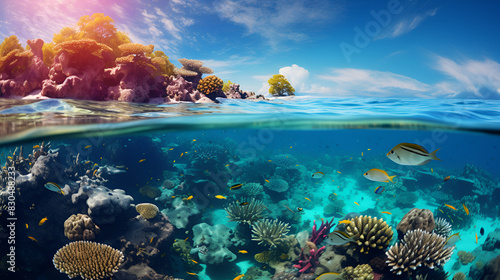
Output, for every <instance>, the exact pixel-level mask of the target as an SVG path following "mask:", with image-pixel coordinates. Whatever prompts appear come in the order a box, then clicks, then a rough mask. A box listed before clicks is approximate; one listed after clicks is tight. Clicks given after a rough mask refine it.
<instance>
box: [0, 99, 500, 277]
mask: <svg viewBox="0 0 500 280" xmlns="http://www.w3.org/2000/svg"><path fill="white" fill-rule="evenodd" d="M3 101H5V102H3ZM0 122H1V123H0V136H1V137H0V145H1V146H0V153H1V156H0V164H1V165H2V166H5V167H8V166H12V164H13V163H12V160H16V163H15V164H14V166H15V167H16V168H17V169H16V170H17V172H18V173H17V175H16V176H17V177H18V178H19V179H18V181H17V184H19V186H20V187H19V190H18V196H17V198H16V203H17V206H16V209H17V215H18V218H19V220H18V225H17V229H16V238H17V240H18V247H17V248H18V249H17V250H18V251H17V252H18V256H19V257H18V268H19V270H20V271H19V272H18V274H16V275H18V276H19V275H26V277H27V278H26V279H66V275H65V274H63V273H59V272H58V271H57V270H56V269H55V268H54V267H53V265H52V257H53V255H54V253H55V252H56V251H57V249H59V248H60V247H62V246H64V245H65V244H68V243H69V242H70V240H68V238H67V237H66V236H65V235H64V231H63V229H64V221H65V220H66V219H67V218H68V217H69V216H70V215H72V214H77V213H82V214H88V215H89V216H90V217H91V218H92V219H93V220H94V222H95V223H96V224H97V225H98V226H100V227H101V233H99V234H97V235H96V238H95V241H97V242H101V243H104V244H108V245H110V246H112V247H114V248H117V249H120V248H122V249H123V248H125V247H123V246H124V244H123V243H122V242H121V241H120V239H122V240H125V241H126V240H129V241H130V242H132V244H135V246H138V247H137V248H142V249H144V250H146V251H147V250H152V249H155V248H156V249H158V250H159V251H158V252H159V253H154V254H153V255H152V256H149V261H146V259H148V258H146V259H142V257H140V256H143V257H144V256H146V255H144V254H143V255H141V254H138V253H137V252H130V251H127V250H125V249H123V250H124V254H125V256H128V257H127V261H126V262H125V264H124V266H123V267H122V269H121V271H122V272H123V271H125V270H126V269H128V268H129V267H130V266H131V265H141V264H146V265H149V266H150V267H151V268H152V269H154V270H155V271H156V272H157V273H159V274H162V275H170V276H175V277H178V278H182V279H207V280H208V279H212V280H219V279H220V280H225V279H229V280H231V279H233V278H234V277H236V276H237V275H240V274H243V273H245V274H247V275H248V274H249V273H255V271H254V272H247V270H248V268H249V267H255V268H258V271H260V272H263V273H264V272H265V273H267V274H264V275H266V276H262V278H252V279H270V277H271V276H272V275H273V274H274V273H275V270H274V269H273V268H272V267H269V264H263V263H259V262H257V261H256V260H255V259H254V255H255V254H258V253H260V252H263V251H266V250H271V251H272V250H277V249H270V248H269V246H262V245H257V242H255V241H251V236H250V235H251V233H250V228H247V229H246V231H245V230H242V228H244V226H237V223H236V222H231V221H229V220H228V218H227V215H228V214H227V213H226V211H225V210H224V209H225V208H226V207H228V206H229V205H230V204H231V203H233V204H234V203H241V201H242V199H243V197H244V196H243V194H242V192H243V191H242V190H234V191H233V190H230V189H229V187H230V186H232V185H234V184H238V183H241V184H243V185H244V186H245V185H246V184H250V183H258V184H260V185H262V186H263V188H262V190H261V191H259V192H258V193H256V194H255V197H256V198H258V199H259V200H261V201H262V202H263V203H264V205H265V206H266V210H265V211H264V213H265V215H267V217H268V218H271V219H278V220H279V221H282V222H285V223H288V224H289V225H290V227H291V228H290V232H289V233H288V234H289V235H296V234H298V233H299V232H303V231H306V232H309V234H310V233H311V228H312V221H313V220H316V221H317V222H319V221H320V219H325V220H330V219H332V217H333V218H334V223H337V222H338V221H340V220H342V219H343V218H344V214H347V213H350V212H356V213H360V214H362V215H371V216H376V217H379V218H383V219H384V221H386V222H387V224H388V225H389V226H392V227H393V230H394V237H393V238H392V241H391V243H390V245H393V244H394V243H396V241H397V240H398V234H397V233H396V230H395V228H396V226H397V225H398V223H399V222H400V220H401V219H402V218H403V216H404V215H405V214H406V213H407V212H408V211H410V209H412V208H415V207H416V208H421V209H429V210H430V211H431V212H433V213H434V216H435V217H436V218H437V217H443V218H445V219H447V220H448V222H449V223H450V224H451V225H452V230H453V231H452V232H453V233H455V232H460V233H461V236H462V240H461V241H458V242H457V243H456V246H457V247H456V249H455V253H454V254H453V256H452V257H451V259H450V260H449V261H448V262H447V263H446V265H445V266H444V271H446V272H449V273H450V274H451V275H453V274H455V273H456V272H458V271H462V272H464V273H466V274H469V272H470V271H472V270H474V267H475V266H476V263H477V262H483V263H487V262H488V261H489V260H490V259H491V258H492V257H493V256H492V254H494V253H491V254H489V253H488V254H486V253H485V252H486V251H483V250H482V248H483V246H484V244H485V240H486V238H487V236H488V234H490V233H492V232H493V231H494V230H495V229H496V228H500V225H499V219H498V214H499V213H500V207H499V205H498V199H500V184H499V176H498V174H500V164H499V160H500V146H499V145H500V141H499V140H500V135H499V134H500V133H499V132H500V102H498V101H488V100H432V99H404V100H398V99H331V98H305V97H297V98H286V99H276V100H271V101H259V102H249V101H244V100H223V101H222V103H220V104H210V105H203V104H186V103H183V104H169V105H144V104H124V103H115V102H103V103H99V102H90V101H70V100H43V101H38V102H33V101H12V100H2V103H1V107H0ZM49 142H50V145H51V146H50V148H40V147H39V146H42V147H45V146H44V145H47V143H49ZM402 142H408V143H415V144H419V145H421V146H423V147H424V148H426V149H427V150H428V151H434V150H436V149H440V150H439V151H438V152H437V156H438V157H439V159H441V161H436V160H433V161H431V162H430V163H428V164H426V165H422V166H402V165H398V164H396V163H395V162H393V161H391V160H389V159H388V158H387V156H386V154H387V153H388V152H389V151H390V150H391V148H393V147H394V146H395V145H397V144H399V143H402ZM42 143H43V144H42ZM21 146H22V147H23V154H22V155H23V157H22V158H20V157H19V154H20V147H21ZM40 149H42V150H43V151H44V152H46V153H48V154H53V155H52V157H53V161H49V162H51V163H44V165H43V166H46V169H43V168H42V169H40V168H39V167H40V166H41V165H42V163H41V161H39V160H40V158H39V157H38V156H35V154H37V150H40ZM49 150H50V151H49ZM38 153H39V152H38ZM54 153H58V154H57V155H54ZM30 155H31V156H30ZM44 156H45V154H44ZM8 157H11V159H9V158H8ZM49 157H50V155H49ZM280 158H281V159H280ZM35 165H37V167H36V168H35V167H34V166H35ZM106 168H116V169H117V170H122V171H124V172H123V173H118V174H115V175H109V174H106V172H104V170H105V169H106ZM371 168H378V169H383V170H385V171H387V173H389V174H390V175H396V178H395V182H394V183H390V182H389V183H385V182H374V181H370V180H368V179H366V178H364V177H363V173H365V172H366V171H368V169H371ZM33 170H36V171H35V172H33ZM40 170H41V171H40ZM43 170H46V171H43ZM318 171H320V172H323V173H324V177H323V178H321V179H314V178H312V174H314V173H315V172H318ZM44 172H46V174H45V173H44ZM40 174H42V175H40ZM43 174H45V175H43ZM2 176H3V177H2V182H3V183H2V184H3V185H1V188H0V191H2V192H4V194H5V187H6V183H5V182H6V174H3V175H2ZM23 176H25V177H23ZM30 176H31V177H30ZM37 176H38V177H37ZM82 176H87V177H88V178H89V179H90V181H92V180H95V181H92V182H94V185H92V184H90V183H89V184H88V185H87V186H84V185H85V184H83V183H81V182H82V180H83V181H85V180H86V179H82ZM447 176H450V179H449V180H448V179H445V178H446V177H447ZM29 178H35V179H31V181H30V179H29ZM273 178H274V179H276V178H279V179H280V180H283V181H286V183H287V184H288V190H287V191H285V192H283V193H277V192H275V191H272V190H271V187H268V186H267V185H268V184H270V183H269V182H267V181H268V180H269V179H273ZM90 181H89V182H90ZM165 181H170V182H171V184H173V188H172V189H171V190H170V189H168V188H166V187H165V186H166V185H165V184H166V183H165ZM47 182H55V183H58V184H60V185H61V187H62V188H63V189H64V191H65V194H64V195H62V194H60V193H56V192H53V191H49V190H47V189H46V188H44V187H43V186H44V184H45V183H47ZM77 182H78V183H77ZM471 182H473V183H471ZM474 182H475V183H474ZM169 184H170V183H169ZM379 185H382V186H384V187H385V188H386V190H385V192H384V193H382V194H381V195H378V194H374V189H375V188H376V187H377V186H379ZM99 188H100V189H99ZM243 188H244V187H243ZM80 189H81V191H80V192H79V190H80ZM104 189H109V192H108V191H102V190H104ZM112 189H122V190H124V191H125V194H126V195H130V196H131V198H133V201H132V202H128V203H125V204H126V205H125V206H126V207H125V208H124V209H123V211H121V210H120V211H118V210H115V209H118V208H119V207H118V206H116V205H117V204H113V203H112V202H110V201H111V200H109V201H108V200H106V199H107V198H109V197H110V196H111V195H109V193H112V191H111V190H112ZM83 190H85V191H88V190H92V191H94V192H95V193H99V192H101V191H102V196H103V197H101V198H102V199H103V200H102V201H105V202H103V206H102V208H99V209H96V208H93V207H94V206H93V205H94V204H92V203H93V202H90V201H91V200H92V199H90V198H89V197H91V196H92V195H91V194H89V195H88V197H85V196H83V197H82V198H77V197H80V195H81V192H82V191H83ZM332 193H335V197H333V196H332ZM115 195H116V196H118V197H121V198H122V200H123V199H125V200H126V197H125V196H123V197H122V196H121V195H118V194H116V193H115ZM216 195H221V196H223V198H216V197H215V196H216ZM190 196H193V197H192V198H189V197H190ZM469 196H470V197H471V198H464V197H469ZM474 196H475V197H474ZM161 197H163V198H161ZM329 197H330V198H329ZM0 198H2V200H1V201H2V204H5V203H6V200H5V196H3V197H2V196H1V195H0ZM155 198H156V199H155ZM160 198H161V199H160ZM87 199H88V201H87V202H86V200H87ZM176 199H177V200H176ZM464 199H465V200H464ZM106 201H107V202H106ZM176 201H177V202H176ZM340 201H342V202H340ZM464 201H465V202H464ZM139 203H152V204H155V205H156V206H157V207H158V208H159V210H164V213H165V215H167V216H168V217H169V219H170V221H171V222H172V224H173V225H174V226H173V227H171V228H172V229H173V231H172V232H171V233H170V235H169V237H165V239H161V241H159V242H158V243H157V244H156V243H155V242H156V241H154V238H159V237H158V236H159V234H160V233H159V231H158V230H159V228H154V227H151V228H149V229H148V230H144V231H143V232H142V233H141V234H139V235H133V234H131V233H130V234H127V233H129V232H130V231H131V230H132V229H133V228H140V226H139V225H137V224H133V223H134V222H135V221H139V220H140V219H143V218H140V217H139V216H137V214H138V213H137V212H136V211H135V209H134V207H133V206H134V205H135V204H139ZM445 204H449V205H452V206H455V207H456V208H457V210H450V208H447V207H446V206H445ZM462 204H464V205H465V204H467V205H468V206H469V208H470V211H471V213H470V215H469V214H467V215H466V214H465V210H464V209H463V208H462ZM284 205H286V207H288V208H290V209H287V208H285V206H284ZM476 205H477V206H476ZM177 207H181V208H182V207H185V208H182V209H183V210H182V211H184V212H182V213H181V215H180V216H179V217H177V216H176V215H177V214H174V212H175V211H174V209H178V208H177ZM332 207H333V208H335V209H336V210H335V211H336V212H332V211H331V210H330V208H332ZM298 208H301V209H303V210H301V211H299V210H298ZM100 209H103V210H100ZM179 209H180V208H179ZM4 210H5V209H2V211H3V212H2V219H3V218H4V217H6V215H7V214H6V213H7V212H6V211H4ZM172 211H174V212H172ZM454 211H456V212H454ZM192 212H193V213H192ZM194 212H196V213H194ZM291 212H293V214H291ZM299 212H300V213H299ZM382 212H389V213H390V214H384V213H382ZM106 213H107V214H106ZM43 217H48V220H47V221H46V222H45V224H43V225H42V226H39V225H38V223H39V221H40V219H41V218H43ZM184 217H185V218H186V221H187V224H182V222H181V220H183V219H184ZM155 219H158V218H155ZM143 220H144V219H143ZM152 221H154V220H152ZM146 222H147V221H146ZM202 223H207V224H208V225H210V226H216V225H221V226H222V225H223V226H225V227H227V230H226V231H229V230H231V232H232V233H233V234H235V235H237V237H234V238H235V240H236V239H238V240H239V241H241V243H238V242H236V241H234V240H233V241H231V242H229V243H228V244H226V245H224V246H225V247H224V248H226V249H227V250H228V251H230V252H231V253H227V255H226V256H227V257H228V258H227V259H226V260H221V261H220V262H219V264H218V265H216V264H214V263H210V262H209V261H207V260H206V259H204V256H202V255H200V254H199V253H197V252H193V251H191V253H190V254H185V255H179V254H177V253H175V252H174V251H172V250H173V249H171V248H174V244H175V243H176V242H184V241H183V240H184V239H185V238H188V239H187V241H185V243H187V244H189V245H190V246H193V247H195V246H197V245H200V244H205V243H203V242H209V241H203V240H201V241H200V239H204V238H201V237H200V235H198V236H197V234H196V230H197V228H198V227H197V225H200V224H202ZM25 224H28V225H29V227H26V226H25ZM2 227H3V230H2V231H4V230H5V226H4V225H3V224H2ZM163 227H165V225H163ZM480 228H484V230H485V234H484V235H481V234H480V233H479V229H480ZM211 231H215V229H208V230H207V231H206V232H205V233H204V234H205V235H207V236H206V238H208V240H212V239H210V238H211V237H210V238H209V237H208V235H210V233H209V232H211ZM236 233H238V234H236ZM475 234H478V235H479V237H478V242H477V244H476V242H475ZM123 235H126V236H125V238H122V236H123ZM131 236H140V238H139V239H140V240H139V241H138V240H135V239H134V238H132V237H131ZM28 237H34V238H35V239H36V240H37V241H36V242H34V241H32V240H30V239H29V238H28ZM151 237H153V241H151V242H150V241H149V240H150V238H151ZM216 237H217V234H215V235H214V236H213V238H214V240H216ZM2 238H4V237H2ZM141 238H142V239H141ZM400 238H401V237H400ZM2 241H3V239H2ZM211 242H212V243H213V244H219V243H221V242H222V241H221V240H219V241H211ZM141 243H142V245H141ZM5 244H6V243H5V242H1V243H0V248H1V249H2V250H5ZM177 244H179V243H177ZM183 244H184V243H183ZM206 244H207V246H208V243H206ZM321 245H324V244H321ZM141 246H142V247H141ZM175 246H176V245H175ZM200 246H201V245H200ZM318 247H320V246H319V244H318ZM137 248H136V249H137ZM299 248H300V247H299ZM387 249H389V248H385V249H384V250H387ZM241 250H245V251H247V252H248V253H246V254H245V253H239V251H241ZM290 250H292V251H293V248H292V249H290ZM328 250H330V251H331V250H332V249H331V247H327V251H328ZM496 250H498V252H497V251H493V252H497V254H500V249H496ZM292 251H290V252H284V251H283V252H282V251H279V255H282V254H286V255H287V258H288V259H282V260H281V262H289V263H288V265H289V267H288V268H287V269H288V270H287V271H288V272H290V273H296V276H298V275H299V274H300V273H297V270H295V271H294V270H293V269H292V268H291V265H292V264H297V261H298V260H297V259H294V258H293V254H292ZM458 251H466V252H474V253H473V254H474V255H475V257H476V259H475V261H473V262H472V263H468V264H464V265H460V266H459V267H458V268H457V266H456V265H455V266H454V264H456V263H457V262H459V257H458V256H457V252H458ZM2 252H3V251H2ZM276 252H278V251H276ZM332 252H333V251H332ZM488 252H489V251H488ZM344 253H345V252H344V251H342V250H336V254H338V255H339V256H340V255H342V254H344ZM378 253H379V254H382V255H384V251H381V252H378ZM134 254H136V257H134V258H133V259H129V258H131V257H130V256H133V255H134ZM209 254H211V252H209ZM231 254H234V256H235V260H232V261H229V259H231V258H230V256H232V255H231ZM279 255H278V256H279ZM162 256H163V257H162ZM369 256H370V258H375V257H376V256H377V254H375V255H372V254H370V255H369ZM284 258H285V257H284ZM370 258H354V259H353V258H347V261H346V262H344V263H342V266H341V267H340V268H339V267H337V269H342V268H343V267H346V266H356V265H359V264H364V263H369V261H370ZM192 260H194V261H195V262H198V264H196V265H195V263H194V262H192ZM2 262H4V260H2ZM28 267H29V269H28ZM221 268H224V269H221ZM142 269H144V268H142ZM2 272H3V273H5V270H3V271H2ZM122 272H120V273H122ZM187 272H191V273H197V274H198V276H193V275H189V274H187ZM331 272H341V271H340V270H335V271H331ZM129 273H130V271H129ZM308 273H312V271H308ZM377 273H380V274H384V275H386V277H388V278H389V277H391V276H392V274H391V273H390V272H387V271H386V272H380V271H378V272H377ZM418 273H420V274H425V273H429V271H425V270H422V269H420V270H418ZM473 273H479V272H473ZM7 275H9V274H7ZM35 275H36V276H35ZM270 275H271V276H270ZM316 276H317V275H314V277H316ZM413 276H414V275H413ZM2 279H3V278H2ZM8 279H10V278H8ZM12 279H14V278H12ZM19 279H22V278H19ZM113 279H126V278H125V276H124V275H123V274H117V276H114V277H113ZM245 279H249V278H248V277H244V278H242V280H245ZM386 279H387V278H386ZM389 279H391V278H389ZM401 279H405V278H401ZM408 279H410V278H408ZM411 279H413V278H411Z"/></svg>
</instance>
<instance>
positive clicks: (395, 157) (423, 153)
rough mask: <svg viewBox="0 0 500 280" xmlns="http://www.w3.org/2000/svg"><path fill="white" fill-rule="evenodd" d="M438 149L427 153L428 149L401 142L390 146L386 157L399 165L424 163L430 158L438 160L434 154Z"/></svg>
mask: <svg viewBox="0 0 500 280" xmlns="http://www.w3.org/2000/svg"><path fill="white" fill-rule="evenodd" d="M438 150H439V149H437V150H435V151H434V152H432V153H429V151H427V150H426V149H425V148H424V147H422V146H420V145H418V144H412V143H401V144H398V145H396V146H395V147H394V148H392V150H390V151H389V152H388V153H387V157H388V158H389V159H390V160H392V161H394V162H395V163H397V164H400V165H424V164H427V163H429V162H430V161H431V160H440V159H439V158H438V157H437V156H436V152H437V151H438Z"/></svg>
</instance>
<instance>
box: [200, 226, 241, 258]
mask: <svg viewBox="0 0 500 280" xmlns="http://www.w3.org/2000/svg"><path fill="white" fill-rule="evenodd" d="M230 234H231V231H230V229H229V228H228V227H226V226H225V225H222V224H218V225H215V226H210V225H209V224H206V223H201V224H197V225H195V226H194V227H193V235H194V237H193V242H194V248H193V249H192V250H191V254H197V255H198V258H199V259H200V260H201V261H202V262H203V263H206V264H220V263H223V262H225V261H229V262H232V261H234V260H235V259H236V255H235V254H233V253H232V252H231V251H229V249H228V247H229V246H231V241H230V238H229V236H230Z"/></svg>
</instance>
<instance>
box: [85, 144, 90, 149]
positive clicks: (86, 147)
mask: <svg viewBox="0 0 500 280" xmlns="http://www.w3.org/2000/svg"><path fill="white" fill-rule="evenodd" d="M90 147H92V146H91V145H87V146H85V147H84V149H88V148H90Z"/></svg>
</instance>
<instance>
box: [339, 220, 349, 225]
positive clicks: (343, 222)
mask: <svg viewBox="0 0 500 280" xmlns="http://www.w3.org/2000/svg"><path fill="white" fill-rule="evenodd" d="M350 223H351V221H349V220H342V221H340V222H339V224H350Z"/></svg>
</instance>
